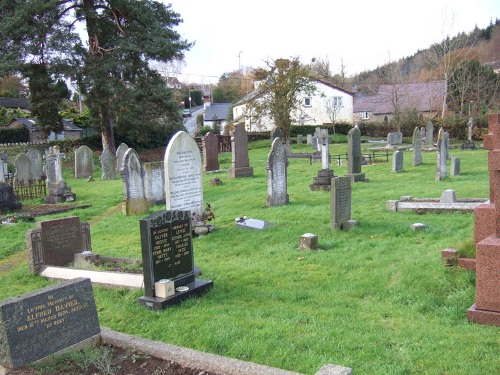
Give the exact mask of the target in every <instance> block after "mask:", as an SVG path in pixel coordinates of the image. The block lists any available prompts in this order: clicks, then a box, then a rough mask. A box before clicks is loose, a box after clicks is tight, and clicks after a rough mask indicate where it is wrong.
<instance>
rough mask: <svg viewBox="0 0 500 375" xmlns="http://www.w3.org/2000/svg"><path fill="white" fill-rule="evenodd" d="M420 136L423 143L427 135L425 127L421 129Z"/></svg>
mask: <svg viewBox="0 0 500 375" xmlns="http://www.w3.org/2000/svg"><path fill="white" fill-rule="evenodd" d="M420 136H421V137H422V141H423V140H424V139H426V134H425V127H424V126H421V127H420Z"/></svg>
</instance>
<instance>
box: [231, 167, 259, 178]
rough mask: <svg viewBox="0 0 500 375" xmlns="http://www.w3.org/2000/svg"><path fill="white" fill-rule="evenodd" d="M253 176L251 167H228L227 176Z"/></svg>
mask: <svg viewBox="0 0 500 375" xmlns="http://www.w3.org/2000/svg"><path fill="white" fill-rule="evenodd" d="M251 176H253V167H241V168H229V170H228V177H229V178H238V177H251Z"/></svg>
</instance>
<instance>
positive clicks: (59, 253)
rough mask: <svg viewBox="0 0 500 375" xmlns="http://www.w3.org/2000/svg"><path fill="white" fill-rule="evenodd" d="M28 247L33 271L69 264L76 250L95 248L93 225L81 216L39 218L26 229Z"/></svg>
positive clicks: (77, 251) (30, 265)
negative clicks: (39, 219) (34, 224)
mask: <svg viewBox="0 0 500 375" xmlns="http://www.w3.org/2000/svg"><path fill="white" fill-rule="evenodd" d="M26 249H27V253H28V267H29V270H30V272H31V273H38V272H39V271H40V269H41V267H42V266H47V265H48V266H65V265H67V264H68V263H69V262H72V261H73V259H74V257H75V254H77V253H81V252H83V251H92V245H91V241H90V226H89V224H88V223H86V222H83V221H82V222H81V221H80V218H79V217H78V216H70V217H66V218H61V219H53V220H44V221H38V222H37V223H36V228H34V229H31V230H28V231H27V232H26Z"/></svg>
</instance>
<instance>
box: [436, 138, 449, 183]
mask: <svg viewBox="0 0 500 375" xmlns="http://www.w3.org/2000/svg"><path fill="white" fill-rule="evenodd" d="M445 133H446V132H445V131H444V130H443V128H440V129H439V133H438V138H437V143H436V181H441V180H442V179H443V178H446V177H447V175H448V171H447V168H446V159H447V158H448V155H447V153H448V151H447V149H446V138H445Z"/></svg>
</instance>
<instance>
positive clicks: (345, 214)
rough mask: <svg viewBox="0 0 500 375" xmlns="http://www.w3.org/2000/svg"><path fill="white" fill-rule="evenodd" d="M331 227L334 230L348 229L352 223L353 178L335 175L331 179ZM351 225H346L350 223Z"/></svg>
mask: <svg viewBox="0 0 500 375" xmlns="http://www.w3.org/2000/svg"><path fill="white" fill-rule="evenodd" d="M331 185H332V188H331V200H330V227H331V229H333V230H341V229H342V230H346V229H350V228H351V227H352V225H351V223H349V222H350V221H351V178H350V177H346V176H344V177H334V178H332V181H331ZM348 223H349V225H346V224H348Z"/></svg>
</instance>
